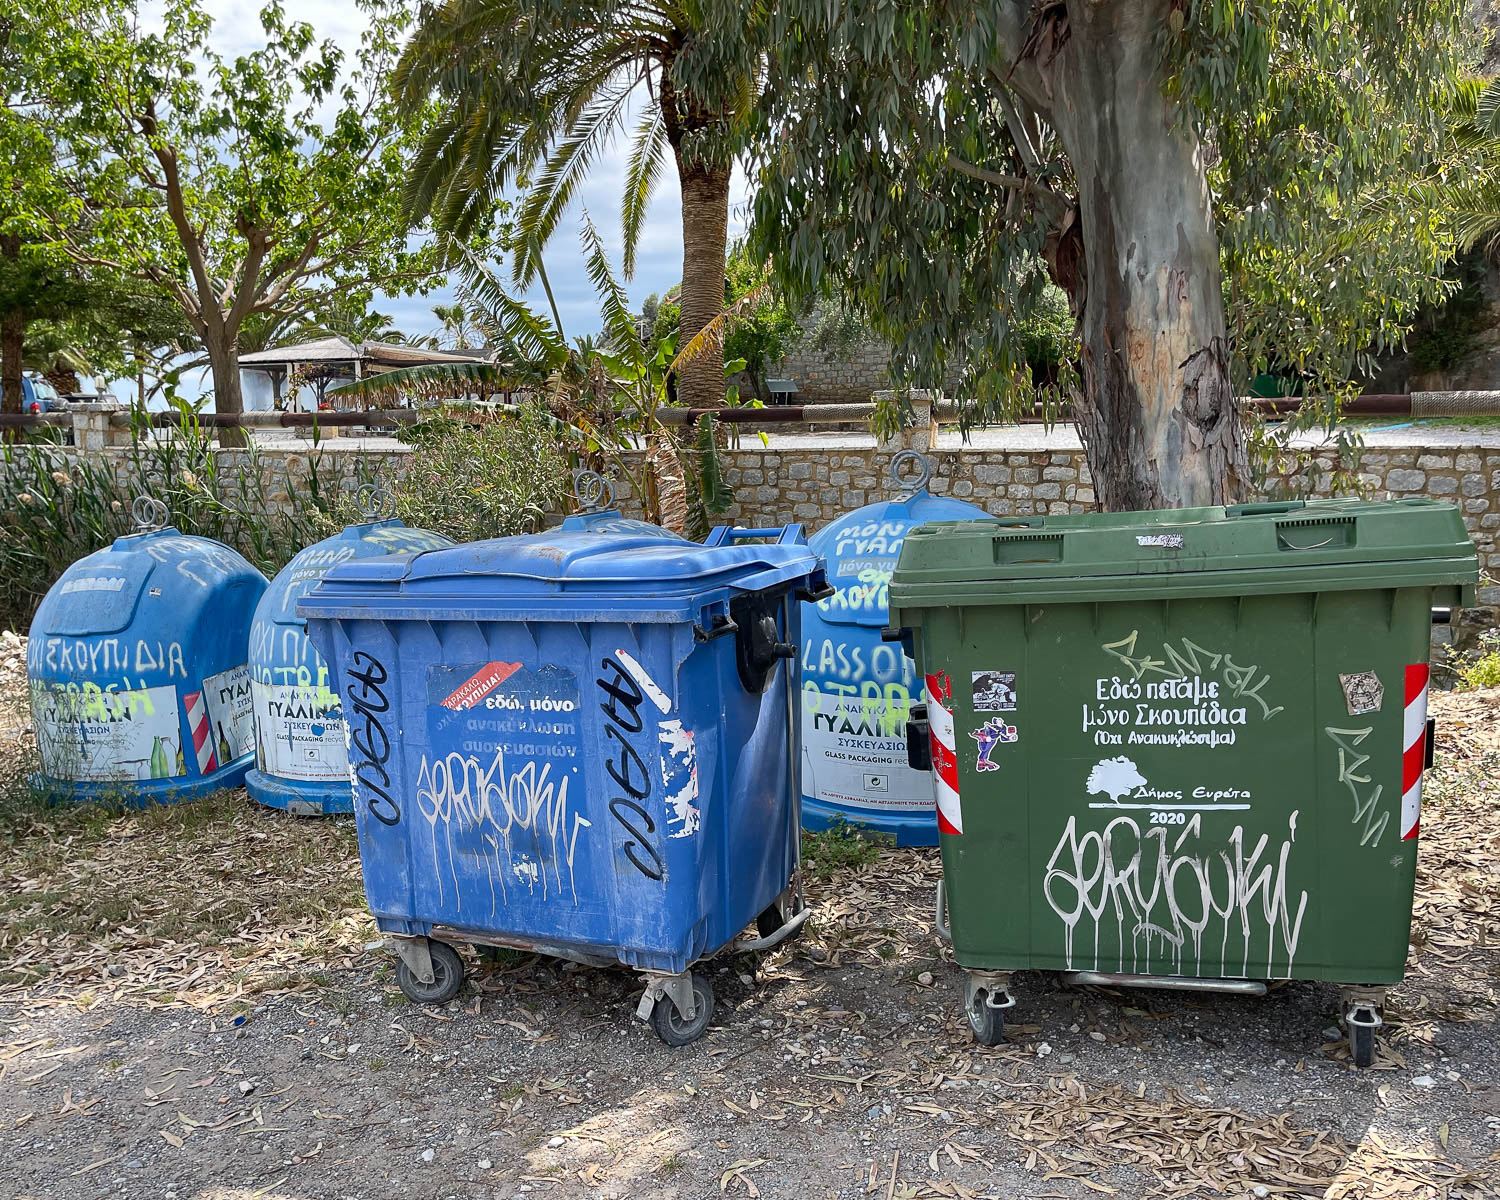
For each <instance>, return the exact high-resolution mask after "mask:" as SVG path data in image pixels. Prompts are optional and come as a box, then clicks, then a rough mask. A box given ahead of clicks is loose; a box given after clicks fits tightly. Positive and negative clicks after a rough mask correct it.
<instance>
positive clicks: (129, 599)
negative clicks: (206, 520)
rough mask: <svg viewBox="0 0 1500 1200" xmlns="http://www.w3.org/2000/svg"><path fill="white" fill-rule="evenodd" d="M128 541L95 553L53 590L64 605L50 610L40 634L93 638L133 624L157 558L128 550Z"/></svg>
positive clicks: (66, 575)
mask: <svg viewBox="0 0 1500 1200" xmlns="http://www.w3.org/2000/svg"><path fill="white" fill-rule="evenodd" d="M171 532H172V533H173V534H175V533H176V532H177V531H176V530H172V531H171ZM149 536H156V535H149ZM123 541H124V539H119V540H117V541H116V542H115V544H114V545H113V546H111V547H109V548H107V549H104V550H96V551H95V552H94V553H93V554H90V555H89V556H88V557H87V558H81V559H79V560H78V561H77V562H76V563H74V564H73V565H72V566H71V567H69V568H68V570H67V571H66V572H64V574H63V576H62V578H61V579H59V580H58V581H57V582H56V583H55V584H53V585H52V586H53V589H54V590H55V591H56V592H57V594H58V595H59V596H60V597H61V600H62V602H61V603H60V604H56V605H48V606H47V610H46V612H45V613H43V614H42V616H43V622H42V623H43V625H44V626H45V628H43V629H41V630H39V632H41V633H46V634H52V635H55V636H60V637H91V636H94V635H96V634H107V633H119V632H121V631H122V630H124V629H126V628H127V627H128V626H129V625H130V623H131V621H132V620H134V619H135V610H136V605H137V604H139V603H140V598H141V595H142V594H143V593H144V592H145V590H146V584H147V583H148V582H149V581H150V579H151V572H152V571H153V570H155V568H156V559H154V558H153V557H151V555H149V554H147V553H146V552H145V551H144V550H131V549H127V548H125V547H124V546H123V545H122V543H123Z"/></svg>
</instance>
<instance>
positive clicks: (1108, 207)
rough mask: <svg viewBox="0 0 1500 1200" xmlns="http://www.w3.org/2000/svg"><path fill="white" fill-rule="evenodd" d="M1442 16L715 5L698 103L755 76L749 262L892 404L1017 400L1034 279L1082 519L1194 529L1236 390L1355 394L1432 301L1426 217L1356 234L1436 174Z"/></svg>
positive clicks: (1115, 3)
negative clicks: (1063, 361)
mask: <svg viewBox="0 0 1500 1200" xmlns="http://www.w3.org/2000/svg"><path fill="white" fill-rule="evenodd" d="M1462 8H1463V5H1462V3H1461V0H1402V2H1400V3H1397V2H1396V0H1245V2H1243V3H1226V2H1225V0H1091V2H1084V0H978V2H977V3H974V2H969V3H962V4H959V3H955V2H953V0H924V2H921V3H913V4H900V5H897V4H890V3H886V2H885V0H832V2H830V0H778V3H776V4H775V5H774V6H773V5H770V4H768V3H760V4H751V5H748V6H747V5H745V4H741V3H732V4H731V3H728V2H727V0H717V2H716V3H715V4H714V6H713V16H712V20H710V21H708V22H707V28H708V29H709V30H710V31H711V34H712V36H711V37H708V38H705V39H704V41H705V42H710V41H711V42H712V46H711V47H707V48H700V53H699V54H698V55H696V56H695V59H694V63H695V74H694V76H693V80H692V82H693V83H694V84H695V85H696V86H698V87H699V88H700V89H708V90H706V91H705V92H704V93H703V94H705V95H706V96H707V97H708V98H709V99H710V100H712V99H713V97H714V93H713V91H712V90H711V89H712V84H713V80H714V79H716V78H722V77H726V76H732V74H733V73H734V71H736V70H742V69H744V66H745V64H746V62H747V56H748V55H750V54H752V53H754V52H755V51H757V50H759V51H760V52H763V53H764V54H765V55H766V56H767V78H766V83H765V87H764V89H763V96H764V101H763V105H762V109H761V114H762V121H761V125H760V127H759V130H758V133H757V135H756V137H755V139H754V145H753V148H752V159H753V162H752V173H753V179H754V182H755V183H756V184H757V185H758V190H757V194H756V199H755V204H754V235H755V239H754V248H755V249H756V251H757V253H764V254H766V255H768V256H769V257H770V258H771V260H772V262H773V264H774V265H775V267H776V270H777V273H778V275H779V276H780V277H781V279H782V280H783V282H784V283H785V284H786V285H788V286H789V287H790V288H792V289H793V291H794V292H797V293H801V294H807V295H811V294H814V293H816V291H817V290H818V289H819V288H820V287H823V286H826V285H827V284H828V283H829V282H830V281H831V282H832V284H833V285H834V287H835V289H836V290H840V291H845V292H847V293H848V294H849V295H851V296H852V297H853V298H854V299H855V300H856V302H857V306H858V308H859V309H860V310H861V311H863V312H864V313H866V314H867V315H868V317H869V319H870V321H871V323H872V325H873V326H874V327H875V329H876V330H877V332H879V333H881V334H882V335H884V336H886V337H888V338H889V339H891V341H892V342H893V345H894V352H893V365H894V368H895V370H896V373H897V374H898V376H899V377H901V378H904V379H908V380H911V381H913V382H918V383H922V384H925V385H928V386H934V385H941V383H942V382H943V381H944V379H945V378H946V377H947V374H948V370H949V366H950V364H957V365H960V366H961V367H962V368H963V369H964V372H965V376H966V378H965V384H964V390H965V392H966V393H967V394H968V395H969V396H970V397H973V398H974V399H975V400H976V404H975V405H974V406H973V407H972V408H971V410H970V417H971V419H976V418H979V417H982V416H987V415H989V416H993V415H999V414H1001V413H1003V412H1006V411H1014V409H1015V407H1016V406H1017V405H1018V404H1021V405H1029V404H1030V403H1031V402H1032V401H1033V398H1034V396H1033V392H1032V383H1031V379H1030V373H1029V372H1027V371H1025V370H1024V369H1023V363H1024V356H1025V352H1024V344H1023V342H1024V339H1023V335H1022V331H1023V330H1024V328H1025V324H1026V318H1027V316H1028V314H1029V313H1031V312H1032V311H1033V310H1034V309H1035V308H1036V307H1037V306H1038V304H1040V303H1042V302H1043V300H1044V297H1045V296H1046V284H1047V276H1048V275H1050V276H1051V278H1052V280H1054V281H1055V282H1056V283H1057V284H1058V285H1059V286H1061V287H1062V288H1063V290H1064V291H1065V292H1066V293H1067V295H1068V299H1069V302H1070V304H1071V307H1072V310H1073V313H1074V315H1075V317H1076V321H1077V325H1078V331H1079V340H1080V343H1081V353H1080V357H1079V367H1080V372H1081V386H1080V387H1079V388H1078V391H1077V394H1076V395H1075V396H1073V397H1071V399H1072V403H1073V413H1074V416H1075V419H1076V420H1077V423H1078V428H1079V431H1080V433H1081V435H1082V437H1083V439H1084V443H1085V446H1086V448H1087V453H1088V460H1089V464H1090V467H1091V469H1092V471H1093V474H1094V477H1095V486H1096V489H1097V492H1098V495H1099V497H1100V500H1101V502H1102V503H1103V505H1104V506H1105V507H1107V508H1111V509H1130V508H1155V507H1164V506H1177V505H1196V504H1213V503H1220V502H1223V501H1226V500H1232V499H1235V498H1237V497H1240V496H1242V495H1244V494H1245V493H1246V492H1247V490H1248V489H1249V488H1250V486H1251V483H1252V470H1251V464H1250V460H1249V455H1248V452H1247V442H1246V435H1245V425H1244V422H1243V421H1242V419H1241V413H1240V409H1239V404H1238V401H1237V398H1236V392H1237V390H1238V389H1237V384H1239V383H1241V382H1243V381H1245V380H1248V378H1249V377H1250V374H1251V373H1252V368H1253V367H1255V366H1256V365H1257V364H1261V363H1264V362H1265V361H1267V360H1269V359H1270V358H1271V357H1272V355H1273V354H1274V355H1275V356H1276V357H1277V358H1278V360H1280V361H1287V362H1291V363H1294V364H1295V365H1296V367H1297V368H1298V369H1299V370H1300V371H1302V372H1303V373H1304V374H1306V375H1309V376H1313V377H1316V378H1318V379H1320V380H1323V381H1338V380H1342V379H1347V377H1348V373H1349V371H1350V369H1351V368H1352V367H1353V366H1354V365H1355V364H1356V362H1357V361H1358V359H1359V356H1360V355H1361V354H1364V353H1365V352H1366V351H1367V349H1368V348H1369V347H1371V346H1372V345H1374V346H1379V345H1380V344H1381V343H1383V342H1387V341H1390V340H1392V339H1394V338H1396V337H1398V336H1399V334H1400V331H1401V329H1402V325H1403V321H1404V320H1405V319H1406V318H1407V317H1408V316H1409V314H1410V312H1411V310H1412V309H1413V307H1414V306H1415V304H1416V303H1417V302H1418V301H1419V300H1421V299H1422V298H1424V297H1426V296H1430V295H1432V294H1434V293H1435V291H1436V290H1438V289H1439V288H1440V287H1441V283H1440V280H1439V279H1438V269H1439V267H1440V265H1441V263H1442V261H1443V260H1444V259H1445V258H1446V257H1447V256H1448V253H1449V251H1450V245H1449V242H1448V239H1447V236H1446V223H1445V219H1444V214H1443V213H1442V212H1440V211H1439V212H1433V211H1430V210H1429V211H1423V210H1421V209H1420V208H1419V207H1417V206H1415V205H1398V206H1396V207H1395V208H1393V209H1388V210H1385V211H1383V212H1379V213H1378V215H1376V216H1374V217H1365V216H1362V214H1364V213H1368V212H1372V211H1375V210H1373V209H1371V208H1370V207H1369V205H1368V203H1367V202H1368V201H1369V199H1370V198H1371V197H1372V196H1376V195H1380V194H1382V193H1383V192H1389V191H1391V190H1394V189H1396V188H1397V187H1398V185H1399V184H1400V182H1401V181H1402V180H1405V179H1409V178H1410V177H1411V176H1413V175H1414V174H1418V173H1420V172H1421V171H1422V170H1423V169H1424V168H1425V167H1426V166H1427V164H1429V163H1430V162H1431V161H1432V160H1433V158H1434V156H1435V155H1436V154H1438V152H1439V151H1440V148H1441V143H1442V138H1443V133H1442V108H1443V106H1444V104H1445V102H1446V98H1447V97H1448V96H1449V95H1450V94H1451V88H1452V86H1453V81H1454V77H1455V72H1456V70H1457V67H1458V64H1459V61H1460V55H1461V50H1462V32H1461V15H1462ZM1039 260H1041V261H1045V263H1046V273H1045V274H1044V273H1042V272H1041V271H1039V270H1038V269H1037V263H1038V261H1039ZM1226 275H1227V279H1228V285H1229V286H1228V289H1227V305H1226V288H1225V286H1224V284H1225V278H1226ZM891 416H892V414H889V413H888V414H887V415H886V420H889V419H890V418H891Z"/></svg>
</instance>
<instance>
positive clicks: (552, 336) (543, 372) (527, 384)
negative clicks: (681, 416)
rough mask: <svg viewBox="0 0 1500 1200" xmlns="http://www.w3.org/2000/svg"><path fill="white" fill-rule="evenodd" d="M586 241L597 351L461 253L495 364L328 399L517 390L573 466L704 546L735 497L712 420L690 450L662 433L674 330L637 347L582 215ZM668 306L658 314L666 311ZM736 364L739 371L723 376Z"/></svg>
mask: <svg viewBox="0 0 1500 1200" xmlns="http://www.w3.org/2000/svg"><path fill="white" fill-rule="evenodd" d="M581 239H582V243H583V252H584V262H585V266H586V268H587V271H588V275H589V280H590V282H591V283H592V284H593V285H594V291H595V294H596V295H597V297H598V300H599V308H600V313H601V315H602V318H603V324H604V336H603V338H602V339H601V340H600V341H598V342H596V341H595V340H594V339H591V338H579V339H577V340H575V341H574V342H573V343H572V344H571V345H569V343H568V342H567V340H566V339H565V337H564V335H563V330H562V326H561V323H560V322H559V321H558V320H557V316H556V310H555V308H554V310H553V312H552V314H551V317H550V319H549V317H547V316H543V315H539V314H537V313H535V312H533V311H532V310H531V308H530V307H528V306H527V305H526V304H525V303H523V302H522V301H520V300H517V299H516V298H515V297H514V296H512V295H511V294H510V292H509V291H508V290H507V288H506V287H505V284H504V283H503V282H502V280H501V279H500V277H499V275H498V274H497V273H496V271H495V270H494V269H492V268H491V267H490V266H489V265H488V264H486V263H484V262H482V261H481V260H480V259H478V258H477V257H475V256H473V255H465V256H464V257H463V259H462V261H461V263H460V267H459V272H460V274H461V276H462V278H463V282H462V284H461V285H460V287H459V289H458V292H459V297H460V299H461V300H462V302H463V303H464V305H465V308H466V309H467V311H468V312H469V315H470V317H471V318H472V319H473V321H474V323H475V324H476V325H477V326H478V328H479V329H480V331H481V332H482V333H483V334H484V336H485V339H486V340H487V342H488V343H489V344H490V345H492V346H495V347H497V348H498V349H497V354H496V361H495V362H494V363H489V362H483V363H466V362H454V363H434V364H430V365H424V366H419V367H406V368H402V369H400V370H395V371H386V372H382V373H381V374H379V375H372V376H369V377H367V378H365V379H362V380H357V381H355V382H352V383H346V384H343V385H341V386H339V387H337V388H335V389H332V390H333V392H335V393H337V394H340V395H346V396H358V397H360V398H361V399H364V400H366V401H368V402H372V403H379V402H385V401H392V400H402V399H409V398H412V397H423V398H426V399H429V400H447V399H452V398H454V397H459V396H470V395H478V396H493V395H495V394H496V393H500V394H502V395H504V394H509V393H511V392H514V391H517V390H521V391H524V392H526V393H529V394H531V395H533V396H535V397H537V398H539V399H540V400H541V401H542V402H543V403H544V404H545V413H546V416H547V418H548V420H549V421H550V428H551V429H552V430H553V432H554V434H555V435H556V436H557V437H558V438H559V439H560V440H561V441H562V442H563V444H565V445H566V446H567V447H568V448H569V449H570V451H571V452H572V453H573V454H574V455H576V456H577V459H578V461H580V462H582V463H586V464H587V465H589V466H592V467H597V468H600V469H607V470H609V471H611V472H613V473H614V474H616V475H618V476H622V477H624V478H625V479H627V480H629V482H630V486H631V488H632V490H633V492H634V494H635V495H636V496H637V497H638V498H639V499H640V501H641V505H642V507H643V508H644V510H645V512H646V516H647V519H648V520H651V521H654V522H656V523H658V524H661V525H665V526H667V527H668V528H671V529H676V530H679V531H684V530H685V531H687V532H688V533H689V534H691V535H692V536H695V537H701V536H702V535H703V534H705V533H706V532H707V530H708V522H709V518H710V517H711V516H712V515H713V514H715V513H719V512H723V511H724V509H725V508H727V507H728V505H729V504H730V503H732V502H733V498H734V495H733V492H732V490H731V489H730V488H729V486H728V485H727V484H726V483H725V482H724V478H723V472H722V469H721V463H720V459H719V443H718V440H717V437H716V434H715V430H714V427H713V422H712V418H711V417H710V416H708V415H707V414H704V415H703V417H702V419H701V420H700V421H699V423H698V425H697V427H696V428H695V429H694V431H693V435H694V436H693V440H692V441H685V440H684V439H683V438H682V437H681V436H680V435H679V434H678V433H677V432H676V430H675V429H673V428H672V427H670V426H668V425H666V424H665V423H663V421H662V420H661V416H660V413H659V411H658V410H659V409H660V408H662V407H663V406H664V405H666V403H667V400H668V395H669V381H670V380H671V379H672V377H673V375H674V374H675V373H677V372H680V371H681V369H682V367H683V364H684V362H685V361H686V359H685V357H684V355H683V353H680V352H678V349H677V341H678V339H677V334H676V331H675V330H667V331H665V332H664V333H663V335H662V336H661V337H653V338H652V339H649V340H643V339H642V337H641V331H640V325H639V322H638V318H637V317H636V316H635V315H634V314H633V313H632V312H631V311H630V309H629V307H628V303H627V297H626V295H625V289H624V287H623V286H622V285H621V283H620V280H619V278H618V277H617V276H616V274H615V272H614V269H613V267H612V265H611V264H610V261H609V256H608V255H607V254H606V253H605V250H604V244H603V242H602V240H601V239H600V237H599V233H598V230H596V229H595V228H594V224H593V222H592V221H590V220H589V219H588V216H587V214H585V216H584V224H583V231H582V235H581ZM669 308H670V306H669V305H665V304H664V305H662V306H661V312H662V313H665V312H666V311H667V310H668V309H669ZM658 320H660V314H658ZM721 352H722V351H721ZM742 365H743V364H742V363H740V362H739V361H735V362H730V363H727V364H726V365H725V367H723V368H721V369H722V370H727V371H734V370H738V369H739V368H740V367H741V366H742ZM500 407H501V408H502V410H504V411H508V412H510V413H512V414H519V413H521V412H522V411H523V408H522V406H521V405H517V404H502V405H501V406H500Z"/></svg>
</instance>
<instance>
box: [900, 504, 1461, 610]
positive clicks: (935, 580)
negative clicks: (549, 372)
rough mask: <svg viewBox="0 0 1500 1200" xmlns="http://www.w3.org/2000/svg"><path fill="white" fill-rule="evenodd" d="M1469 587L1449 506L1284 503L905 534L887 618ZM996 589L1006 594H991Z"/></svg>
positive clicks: (993, 523) (950, 526)
mask: <svg viewBox="0 0 1500 1200" xmlns="http://www.w3.org/2000/svg"><path fill="white" fill-rule="evenodd" d="M1477 576H1478V560H1477V557H1476V555H1475V552H1474V545H1473V543H1472V542H1471V541H1470V540H1469V535H1468V532H1467V531H1466V530H1465V528H1464V524H1463V520H1462V518H1461V517H1460V516H1459V513H1458V510H1457V509H1455V508H1454V507H1453V506H1452V505H1448V504H1442V503H1439V502H1437V501H1433V500H1422V499H1418V500H1390V501H1370V500H1313V501H1306V502H1304V501H1300V500H1291V501H1278V502H1271V503H1263V504H1240V505H1234V506H1231V507H1228V508H1190V509H1167V510H1162V511H1158V512H1126V513H1087V514H1074V515H1069V516H1056V517H1053V516H1036V517H1018V518H1008V519H1000V520H989V521H970V522H943V523H941V524H936V525H925V526H923V527H922V528H920V529H916V530H913V531H912V532H911V533H910V534H908V535H907V538H906V542H905V545H904V547H903V549H902V553H901V560H900V563H899V564H898V566H897V569H896V573H895V575H894V577H893V578H892V581H891V589H890V594H891V604H892V606H893V607H896V606H902V605H904V606H909V607H928V606H933V605H938V604H951V603H953V602H954V601H955V600H957V601H963V600H965V599H966V598H968V597H969V596H970V595H972V596H974V597H982V598H983V599H984V601H985V602H986V603H992V604H1005V603H1035V602H1039V601H1044V600H1052V601H1062V600H1087V599H1093V600H1108V599H1115V598H1117V594H1118V593H1128V594H1129V596H1131V597H1133V598H1145V596H1147V595H1149V594H1153V593H1158V592H1159V593H1161V594H1170V595H1173V596H1187V595H1191V594H1193V593H1194V592H1195V591H1196V592H1200V593H1202V594H1223V593H1224V592H1225V591H1226V590H1229V591H1232V592H1233V593H1234V594H1240V595H1247V594H1254V593H1275V592H1283V591H1288V590H1294V591H1321V590H1325V589H1326V590H1339V589H1344V588H1351V587H1417V586H1430V585H1435V584H1445V583H1452V584H1460V585H1472V584H1473V583H1474V582H1475V580H1476V579H1477ZM1100 579H1108V580H1109V581H1110V583H1109V587H1108V590H1101V588H1100V587H1099V584H1098V582H1097V581H1099V580H1100ZM1000 582H1004V583H1005V584H1006V587H1005V588H1004V589H1003V590H1000V591H996V590H994V589H993V588H992V587H990V586H989V585H992V584H995V583H1000ZM1118 598H1123V596H1119V597H1118Z"/></svg>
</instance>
